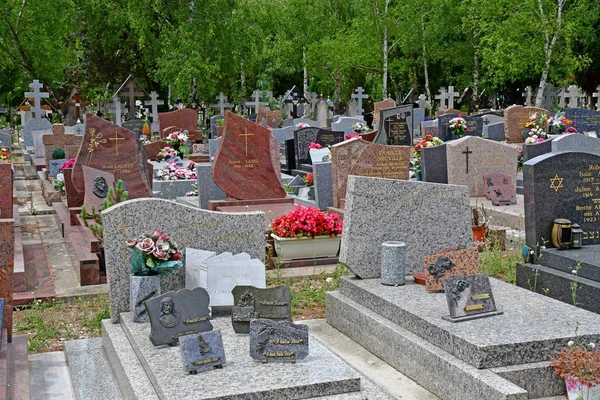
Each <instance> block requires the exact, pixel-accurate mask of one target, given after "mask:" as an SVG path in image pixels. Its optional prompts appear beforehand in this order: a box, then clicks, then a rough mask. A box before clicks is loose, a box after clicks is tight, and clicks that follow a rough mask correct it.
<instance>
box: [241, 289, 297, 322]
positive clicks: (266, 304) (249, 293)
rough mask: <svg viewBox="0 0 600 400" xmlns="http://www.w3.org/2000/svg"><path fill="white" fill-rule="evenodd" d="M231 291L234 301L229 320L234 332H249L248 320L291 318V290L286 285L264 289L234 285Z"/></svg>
mask: <svg viewBox="0 0 600 400" xmlns="http://www.w3.org/2000/svg"><path fill="white" fill-rule="evenodd" d="M231 292H232V294H233V302H234V306H233V307H231V322H232V324H233V330H234V331H235V333H249V332H250V321H251V320H253V319H257V318H264V319H272V320H276V321H291V320H292V317H291V308H292V292H290V288H289V287H287V286H276V287H272V288H266V289H259V288H256V287H254V286H236V287H235V288H233V290H232V291H231Z"/></svg>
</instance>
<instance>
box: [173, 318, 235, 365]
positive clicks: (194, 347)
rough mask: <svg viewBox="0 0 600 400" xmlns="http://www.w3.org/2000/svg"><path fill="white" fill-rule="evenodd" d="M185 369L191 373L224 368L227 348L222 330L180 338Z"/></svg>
mask: <svg viewBox="0 0 600 400" xmlns="http://www.w3.org/2000/svg"><path fill="white" fill-rule="evenodd" d="M179 349H180V351H181V359H182V360H183V369H184V370H185V372H189V373H190V374H196V373H198V372H203V371H209V370H211V369H213V368H223V364H225V362H226V360H225V349H224V348H223V338H222V336H221V331H219V330H218V329H217V330H214V331H210V332H204V333H199V334H193V335H185V336H181V337H180V338H179Z"/></svg>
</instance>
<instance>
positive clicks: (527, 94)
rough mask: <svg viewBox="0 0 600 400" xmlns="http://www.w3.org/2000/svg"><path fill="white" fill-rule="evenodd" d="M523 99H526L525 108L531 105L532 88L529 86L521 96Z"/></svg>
mask: <svg viewBox="0 0 600 400" xmlns="http://www.w3.org/2000/svg"><path fill="white" fill-rule="evenodd" d="M521 97H525V106H530V105H531V86H527V87H526V88H525V90H524V91H523V93H522V94H521Z"/></svg>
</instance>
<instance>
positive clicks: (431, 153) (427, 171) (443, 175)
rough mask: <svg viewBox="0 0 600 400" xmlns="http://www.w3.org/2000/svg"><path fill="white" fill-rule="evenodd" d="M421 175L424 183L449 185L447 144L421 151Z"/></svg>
mask: <svg viewBox="0 0 600 400" xmlns="http://www.w3.org/2000/svg"><path fill="white" fill-rule="evenodd" d="M502 135H504V132H502ZM421 174H422V180H423V182H431V183H448V160H447V158H446V143H444V144H440V145H437V146H433V147H425V148H422V149H421Z"/></svg>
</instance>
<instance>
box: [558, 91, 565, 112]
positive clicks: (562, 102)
mask: <svg viewBox="0 0 600 400" xmlns="http://www.w3.org/2000/svg"><path fill="white" fill-rule="evenodd" d="M566 98H567V91H566V90H565V88H564V87H561V88H560V93H558V106H559V107H560V108H565V99H566Z"/></svg>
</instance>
